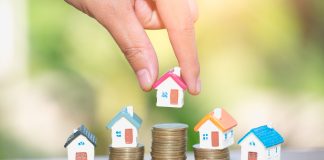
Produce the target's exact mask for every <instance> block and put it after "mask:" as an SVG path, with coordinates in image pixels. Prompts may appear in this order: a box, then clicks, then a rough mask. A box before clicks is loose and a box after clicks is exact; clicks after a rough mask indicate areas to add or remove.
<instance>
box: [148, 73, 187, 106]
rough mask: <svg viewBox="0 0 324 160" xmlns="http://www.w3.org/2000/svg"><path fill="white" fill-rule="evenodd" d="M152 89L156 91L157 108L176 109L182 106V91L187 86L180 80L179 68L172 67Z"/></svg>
mask: <svg viewBox="0 0 324 160" xmlns="http://www.w3.org/2000/svg"><path fill="white" fill-rule="evenodd" d="M153 88H154V89H156V90H157V93H156V98H157V102H156V105H157V106H161V107H178V108H180V107H182V106H183V96H184V92H183V91H185V90H186V89H187V85H186V84H185V82H184V81H183V80H182V79H181V75H180V68H179V67H174V68H173V70H170V71H169V72H167V73H166V74H164V75H163V76H162V77H161V78H160V79H159V80H158V81H156V83H155V84H153Z"/></svg>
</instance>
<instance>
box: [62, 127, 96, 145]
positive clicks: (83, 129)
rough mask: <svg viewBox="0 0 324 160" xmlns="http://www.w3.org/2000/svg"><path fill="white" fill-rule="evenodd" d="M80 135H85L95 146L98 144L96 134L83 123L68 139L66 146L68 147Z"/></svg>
mask: <svg viewBox="0 0 324 160" xmlns="http://www.w3.org/2000/svg"><path fill="white" fill-rule="evenodd" d="M79 135H83V136H84V137H86V138H87V139H88V140H89V141H90V142H91V143H92V144H93V145H94V146H96V143H97V141H96V136H94V135H93V134H92V133H91V132H90V131H89V130H88V129H87V128H86V127H85V126H84V125H81V126H80V127H79V128H78V129H76V130H75V131H74V132H73V133H72V134H71V135H70V136H69V138H68V139H67V140H66V142H65V144H64V147H65V148H66V147H67V146H68V145H69V144H70V143H71V142H72V141H73V140H74V139H75V138H77V137H78V136H79Z"/></svg>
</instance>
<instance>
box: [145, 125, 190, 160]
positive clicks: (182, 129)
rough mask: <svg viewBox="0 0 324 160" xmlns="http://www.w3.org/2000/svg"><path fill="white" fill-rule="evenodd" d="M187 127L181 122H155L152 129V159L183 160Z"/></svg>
mask: <svg viewBox="0 0 324 160" xmlns="http://www.w3.org/2000/svg"><path fill="white" fill-rule="evenodd" d="M187 128H188V125H186V124H182V123H164V124H156V125H154V126H153V129H152V138H153V141H152V151H151V156H152V160H166V159H168V160H175V159H176V160H185V159H186V158H187V156H186V151H187Z"/></svg>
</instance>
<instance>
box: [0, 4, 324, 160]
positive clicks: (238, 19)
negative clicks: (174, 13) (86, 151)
mask: <svg viewBox="0 0 324 160" xmlns="http://www.w3.org/2000/svg"><path fill="white" fill-rule="evenodd" d="M0 1H1V3H0V6H1V5H3V6H2V7H0V12H1V9H2V11H3V12H1V13H5V11H8V13H13V14H12V15H13V16H12V17H10V16H9V18H8V16H7V17H6V16H2V17H1V16H0V26H1V25H2V26H5V25H6V24H11V23H12V24H13V26H14V28H11V29H12V30H11V32H12V33H13V35H14V37H15V39H14V40H12V41H9V40H8V41H7V39H6V38H2V41H1V40H0V42H1V43H2V44H6V42H8V43H10V42H12V44H13V46H14V47H12V48H11V50H10V49H9V50H5V49H3V50H0V51H3V52H2V53H1V52H0V55H1V56H2V57H0V59H2V60H0V62H1V63H3V64H5V65H3V66H7V67H3V66H1V67H0V142H1V143H0V159H6V158H7V159H10V158H17V157H64V156H65V155H66V153H65V148H64V147H63V145H64V143H65V140H66V138H67V137H68V136H69V134H70V133H71V132H72V130H73V129H74V128H76V127H78V126H79V125H80V124H85V125H86V126H87V127H88V128H89V129H90V130H91V131H92V132H93V133H95V135H96V136H97V139H98V145H97V148H96V154H97V155H106V154H107V146H108V144H110V141H111V140H110V138H109V136H110V132H109V130H106V129H105V125H106V123H107V122H108V121H109V120H110V119H111V118H112V117H113V116H114V115H115V114H116V113H117V112H118V111H119V110H120V109H121V107H122V106H124V105H129V104H131V105H133V106H134V107H135V108H134V111H135V112H136V113H137V114H138V115H139V116H141V117H142V119H143V121H144V122H143V125H142V127H141V129H140V133H139V134H140V137H139V142H141V143H144V144H145V147H146V151H147V152H149V151H150V149H149V148H150V142H151V139H150V137H151V135H150V134H151V133H150V128H151V126H152V125H153V124H155V123H161V122H183V123H187V124H189V126H190V128H189V146H191V145H193V144H195V143H198V134H197V133H194V132H193V127H194V125H195V124H196V123H197V122H198V121H199V120H200V119H201V118H202V117H203V116H204V115H206V114H207V113H208V112H210V111H212V110H213V108H215V107H216V106H221V107H224V108H225V109H226V110H227V111H228V112H229V113H231V114H232V115H233V116H234V117H235V118H236V119H237V121H238V124H239V125H238V127H236V140H237V139H239V138H240V137H241V136H242V135H243V134H244V133H246V132H247V131H248V130H249V129H250V128H251V127H256V126H258V125H263V124H267V123H272V125H273V126H274V128H275V129H277V130H278V131H279V132H280V133H281V134H282V135H283V136H284V137H285V144H284V147H285V148H302V149H310V148H324V137H323V132H324V117H323V114H324V18H323V16H324V1H320V0H271V1H258V0H226V1H225V0H199V1H198V7H199V20H198V21H197V23H196V35H197V43H198V50H199V58H200V64H201V81H202V92H201V94H200V95H199V96H191V95H189V94H186V96H185V105H184V107H183V108H182V109H168V108H157V107H156V106H155V92H154V91H152V92H149V93H145V92H143V91H142V90H141V89H140V88H139V86H138V83H137V81H136V77H135V75H134V73H133V71H132V70H131V68H130V66H129V65H128V63H127V61H126V60H125V59H124V57H123V55H122V54H121V51H120V50H119V48H118V46H117V45H116V44H115V42H114V40H113V39H112V37H111V36H110V35H109V33H108V32H107V31H106V30H105V29H104V28H103V27H102V26H101V25H99V24H98V23H97V22H96V21H95V20H93V19H92V18H90V17H88V16H87V15H85V14H83V13H81V12H79V11H77V10H76V9H74V8H73V7H71V6H69V5H68V4H66V3H65V2H64V1H54V0H27V1H19V0H13V1H11V0H0ZM1 18H2V19H1ZM1 23H2V24H1ZM1 29H3V30H4V29H5V28H0V30H1ZM2 33H7V34H5V35H7V36H8V37H9V36H10V35H9V34H10V32H7V31H4V32H2ZM147 33H148V35H149V37H150V39H151V41H152V43H153V45H154V47H155V50H156V52H157V55H158V58H159V63H160V75H161V74H163V73H164V72H165V71H167V70H169V69H170V68H172V67H173V66H176V65H177V61H176V59H175V56H174V54H173V51H172V48H171V45H170V43H169V40H168V37H167V33H166V31H164V30H159V31H147ZM1 36H2V37H5V36H3V35H1V34H0V37H1ZM1 47H3V48H5V47H6V46H5V45H2V46H1V45H0V49H1ZM9 51H11V52H9ZM10 55H13V56H11V57H12V58H8V57H10ZM6 58H7V59H6ZM1 63H0V64H1ZM8 66H9V67H8ZM17 68H18V69H17ZM310 137H312V138H315V139H311V140H310ZM233 148H234V149H235V148H238V146H237V145H234V146H233ZM188 149H189V150H191V148H190V147H189V148H188Z"/></svg>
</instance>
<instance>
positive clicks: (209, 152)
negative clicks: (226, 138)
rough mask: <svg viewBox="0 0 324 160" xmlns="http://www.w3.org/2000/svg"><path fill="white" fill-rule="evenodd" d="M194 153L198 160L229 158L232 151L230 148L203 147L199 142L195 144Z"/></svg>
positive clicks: (226, 159)
mask: <svg viewBox="0 0 324 160" xmlns="http://www.w3.org/2000/svg"><path fill="white" fill-rule="evenodd" d="M193 149H194V155H195V159H196V160H203V159H208V160H229V159H230V152H229V149H228V148H225V149H213V148H201V147H200V145H199V144H195V145H193Z"/></svg>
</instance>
